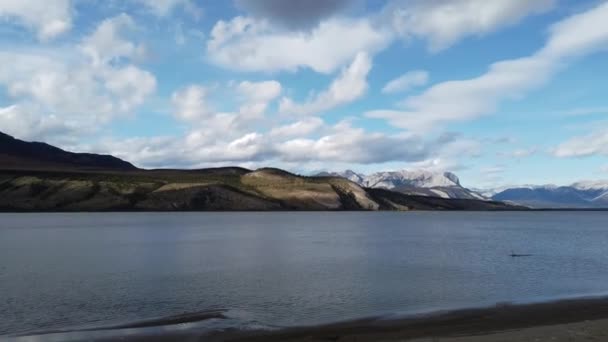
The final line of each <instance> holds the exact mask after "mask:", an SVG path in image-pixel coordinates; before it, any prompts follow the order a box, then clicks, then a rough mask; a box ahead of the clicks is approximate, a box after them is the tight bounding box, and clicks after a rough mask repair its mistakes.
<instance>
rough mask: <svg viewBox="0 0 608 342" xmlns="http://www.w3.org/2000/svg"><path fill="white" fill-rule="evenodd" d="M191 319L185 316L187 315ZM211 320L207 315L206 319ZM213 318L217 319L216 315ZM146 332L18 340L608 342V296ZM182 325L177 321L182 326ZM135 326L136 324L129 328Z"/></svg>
mask: <svg viewBox="0 0 608 342" xmlns="http://www.w3.org/2000/svg"><path fill="white" fill-rule="evenodd" d="M186 316H187V315H186ZM206 318H209V317H206ZM211 318H219V316H214V317H211ZM160 321H161V320H158V321H157V320H149V321H146V322H147V323H152V324H151V325H148V324H146V325H144V326H143V327H147V328H148V329H143V330H140V329H136V330H134V329H121V328H120V327H119V328H118V329H116V330H95V331H88V332H85V331H73V332H71V333H70V332H65V333H63V334H49V335H34V336H32V335H29V336H20V337H16V336H15V337H13V338H9V340H14V341H32V340H36V341H80V340H95V341H108V342H109V341H114V340H117V339H120V340H122V341H129V342H139V341H142V342H143V341H152V342H155V341H157V342H164V341H168V342H173V341H175V342H177V341H184V340H187V341H205V342H207V341H212V342H220V341H222V342H279V341H285V342H304V341H307V342H308V341H319V342H321V341H338V342H340V341H343V342H345V341H357V342H368V341H370V342H371V341H385V342H393V341H394V342H397V341H416V342H431V341H433V342H435V341H445V342H464V341H477V342H498V341H505V342H506V341H557V342H561V341H604V340H608V296H603V297H580V298H572V299H563V300H556V301H551V302H536V303H531V304H509V303H498V304H496V305H494V306H490V307H485V308H470V309H458V310H452V311H438V312H434V313H433V312H431V313H421V314H413V315H410V316H404V317H402V318H390V316H388V317H387V316H382V317H371V318H364V319H358V320H352V321H346V322H339V323H331V324H326V325H319V326H306V327H292V328H284V329H280V330H237V329H228V330H223V331H215V332H210V331H209V330H201V329H196V328H194V329H183V327H180V326H179V325H154V324H153V323H156V322H160ZM178 323H179V322H178ZM125 327H130V328H133V327H135V326H125Z"/></svg>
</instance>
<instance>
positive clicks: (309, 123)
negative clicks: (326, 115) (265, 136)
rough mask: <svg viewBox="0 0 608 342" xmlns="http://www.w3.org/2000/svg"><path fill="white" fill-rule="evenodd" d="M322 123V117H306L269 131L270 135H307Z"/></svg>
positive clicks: (317, 128)
mask: <svg viewBox="0 0 608 342" xmlns="http://www.w3.org/2000/svg"><path fill="white" fill-rule="evenodd" d="M323 125H324V122H323V119H321V118H318V117H307V118H304V119H302V120H299V121H296V122H294V123H291V124H287V125H283V126H279V127H275V128H273V129H272V130H271V131H270V135H271V136H274V137H286V138H290V137H298V136H308V135H309V134H311V133H313V132H315V131H317V130H319V129H320V128H321V127H323Z"/></svg>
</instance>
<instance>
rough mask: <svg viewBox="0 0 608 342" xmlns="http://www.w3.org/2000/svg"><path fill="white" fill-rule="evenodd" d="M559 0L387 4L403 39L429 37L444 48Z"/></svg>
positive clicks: (408, 0)
mask: <svg viewBox="0 0 608 342" xmlns="http://www.w3.org/2000/svg"><path fill="white" fill-rule="evenodd" d="M555 4H556V0H492V1H487V0H432V1H428V0H396V1H393V2H392V3H391V4H390V5H389V6H387V11H388V12H389V13H390V14H389V17H390V20H391V22H392V25H393V27H394V29H395V30H396V31H397V32H398V33H399V34H400V35H401V36H402V37H404V38H406V39H408V38H410V37H419V38H426V39H428V40H429V44H430V49H431V50H432V51H438V50H441V49H445V48H447V47H449V46H450V45H452V44H454V43H455V42H457V41H458V40H460V39H462V38H464V37H466V36H471V35H473V36H480V35H484V34H487V33H489V32H493V31H495V30H497V29H498V28H500V27H503V26H506V25H511V24H515V23H517V22H518V21H520V20H522V19H523V18H524V17H526V16H528V15H531V14H537V13H543V12H546V11H548V10H550V9H552V8H553V7H554V6H555Z"/></svg>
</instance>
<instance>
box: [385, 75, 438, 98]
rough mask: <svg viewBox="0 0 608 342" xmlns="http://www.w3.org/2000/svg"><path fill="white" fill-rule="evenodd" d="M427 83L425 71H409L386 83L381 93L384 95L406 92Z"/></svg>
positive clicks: (427, 78) (427, 77)
mask: <svg viewBox="0 0 608 342" xmlns="http://www.w3.org/2000/svg"><path fill="white" fill-rule="evenodd" d="M428 82H429V73H428V72H426V71H425V70H414V71H409V72H406V73H405V74H403V75H401V76H399V77H397V78H395V79H394V80H391V81H390V82H388V83H387V84H386V85H385V86H384V88H382V92H383V93H385V94H393V93H399V92H406V91H408V90H410V89H412V88H415V87H420V86H423V85H425V84H427V83H428Z"/></svg>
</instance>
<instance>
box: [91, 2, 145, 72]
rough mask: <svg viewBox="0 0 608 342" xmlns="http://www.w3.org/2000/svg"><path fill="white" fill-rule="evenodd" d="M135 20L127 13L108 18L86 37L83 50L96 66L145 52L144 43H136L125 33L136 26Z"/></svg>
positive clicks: (130, 57) (131, 57)
mask: <svg viewBox="0 0 608 342" xmlns="http://www.w3.org/2000/svg"><path fill="white" fill-rule="evenodd" d="M135 27H136V26H135V22H134V21H133V19H132V18H131V17H130V16H129V15H127V14H124V13H123V14H120V15H118V16H116V17H112V18H109V19H106V20H104V21H102V22H101V24H99V26H97V28H96V29H95V31H94V32H93V33H92V34H91V35H90V36H88V37H86V38H85V39H84V40H83V42H82V45H81V49H82V51H83V52H84V53H85V54H86V55H87V56H89V58H91V60H92V63H93V65H94V66H99V65H104V64H107V63H110V62H112V61H115V60H119V59H121V58H128V59H133V58H136V57H139V56H141V55H142V54H143V52H144V47H143V46H142V45H136V44H135V43H133V42H131V41H130V40H128V39H127V38H125V37H124V36H123V35H124V33H125V32H126V31H130V30H133V29H134V28H135Z"/></svg>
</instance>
